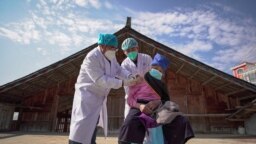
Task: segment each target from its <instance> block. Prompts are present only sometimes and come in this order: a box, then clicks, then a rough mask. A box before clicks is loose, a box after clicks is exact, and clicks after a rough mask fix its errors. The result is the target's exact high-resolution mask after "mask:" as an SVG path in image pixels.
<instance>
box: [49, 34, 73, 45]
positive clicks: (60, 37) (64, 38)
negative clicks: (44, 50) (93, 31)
mask: <svg viewBox="0 0 256 144" xmlns="http://www.w3.org/2000/svg"><path fill="white" fill-rule="evenodd" d="M48 39H49V42H50V44H56V45H59V46H61V47H69V46H71V44H72V39H71V37H69V36H68V35H66V34H65V33H62V32H59V31H56V32H53V33H52V34H51V35H50V36H49V37H48Z"/></svg>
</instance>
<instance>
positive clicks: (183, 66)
mask: <svg viewBox="0 0 256 144" xmlns="http://www.w3.org/2000/svg"><path fill="white" fill-rule="evenodd" d="M184 65H185V63H182V65H181V66H180V67H179V69H178V70H177V71H176V72H175V73H176V74H178V73H179V72H180V71H181V69H182V68H183V67H184Z"/></svg>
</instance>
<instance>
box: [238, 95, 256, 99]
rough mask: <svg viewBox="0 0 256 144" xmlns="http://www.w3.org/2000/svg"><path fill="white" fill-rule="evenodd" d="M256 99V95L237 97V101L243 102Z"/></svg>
mask: <svg viewBox="0 0 256 144" xmlns="http://www.w3.org/2000/svg"><path fill="white" fill-rule="evenodd" d="M254 97H255V98H256V94H252V95H248V96H243V97H238V99H239V100H244V99H250V98H254Z"/></svg>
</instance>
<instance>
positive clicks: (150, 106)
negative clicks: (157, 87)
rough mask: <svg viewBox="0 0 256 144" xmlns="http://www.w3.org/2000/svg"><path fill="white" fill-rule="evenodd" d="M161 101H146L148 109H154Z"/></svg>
mask: <svg viewBox="0 0 256 144" xmlns="http://www.w3.org/2000/svg"><path fill="white" fill-rule="evenodd" d="M160 103H161V100H153V101H150V102H149V103H147V105H146V106H147V107H149V109H151V111H153V110H155V109H156V108H157V107H158V106H159V105H160Z"/></svg>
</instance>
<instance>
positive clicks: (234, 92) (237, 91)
mask: <svg viewBox="0 0 256 144" xmlns="http://www.w3.org/2000/svg"><path fill="white" fill-rule="evenodd" d="M245 90H246V89H244V88H241V89H238V90H236V91H232V92H230V93H227V94H225V95H226V96H231V95H233V94H237V93H240V92H242V91H245Z"/></svg>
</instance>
